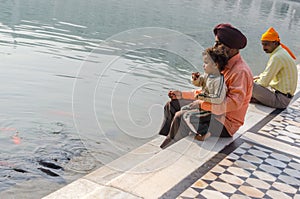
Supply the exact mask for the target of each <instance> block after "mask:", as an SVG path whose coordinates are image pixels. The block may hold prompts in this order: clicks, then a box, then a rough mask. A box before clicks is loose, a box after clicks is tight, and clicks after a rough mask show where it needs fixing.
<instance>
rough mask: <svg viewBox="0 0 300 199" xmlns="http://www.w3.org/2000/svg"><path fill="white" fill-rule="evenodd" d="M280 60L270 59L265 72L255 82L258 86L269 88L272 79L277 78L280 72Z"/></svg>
mask: <svg viewBox="0 0 300 199" xmlns="http://www.w3.org/2000/svg"><path fill="white" fill-rule="evenodd" d="M280 69H281V66H280V60H279V59H278V57H276V56H273V57H270V60H269V61H268V64H267V66H266V68H265V70H264V71H263V72H262V73H261V74H260V75H259V78H258V79H256V80H254V82H256V83H257V84H259V85H261V86H263V87H268V86H269V84H270V82H271V81H272V79H273V78H274V77H275V76H276V74H277V73H278V72H279V71H280Z"/></svg>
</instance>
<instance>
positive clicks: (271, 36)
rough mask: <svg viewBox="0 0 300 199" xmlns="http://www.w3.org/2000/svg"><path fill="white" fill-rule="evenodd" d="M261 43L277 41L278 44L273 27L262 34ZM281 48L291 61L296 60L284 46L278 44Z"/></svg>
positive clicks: (277, 36)
mask: <svg viewBox="0 0 300 199" xmlns="http://www.w3.org/2000/svg"><path fill="white" fill-rule="evenodd" d="M260 40H261V41H278V42H280V38H279V34H278V33H277V32H276V30H275V29H274V28H273V27H270V28H269V29H268V30H267V31H266V32H265V33H264V34H262V36H261V39H260ZM280 45H281V47H282V48H284V49H285V50H286V51H287V52H288V53H289V54H290V56H291V57H292V58H293V59H296V56H295V55H294V53H293V52H292V51H291V50H290V49H289V48H288V47H287V46H286V45H284V44H282V43H280Z"/></svg>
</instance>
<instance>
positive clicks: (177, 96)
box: [168, 91, 182, 100]
mask: <svg viewBox="0 0 300 199" xmlns="http://www.w3.org/2000/svg"><path fill="white" fill-rule="evenodd" d="M168 96H169V98H171V99H172V100H175V99H181V98H182V94H181V91H169V93H168Z"/></svg>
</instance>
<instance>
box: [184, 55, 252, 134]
mask: <svg viewBox="0 0 300 199" xmlns="http://www.w3.org/2000/svg"><path fill="white" fill-rule="evenodd" d="M222 73H223V75H224V79H225V83H226V86H227V89H228V91H227V94H226V98H225V100H224V102H223V103H222V104H211V103H209V102H203V101H201V103H200V108H201V109H203V110H207V111H211V112H212V113H213V114H215V115H218V119H219V121H220V122H222V123H223V124H224V126H225V128H226V129H227V131H228V133H229V134H230V135H231V136H232V135H233V134H234V133H235V132H236V131H237V130H238V129H239V128H240V127H241V126H242V125H243V124H244V120H245V115H246V112H247V108H248V105H249V101H250V99H251V96H252V87H253V75H252V72H251V70H250V68H249V66H248V65H247V64H246V62H245V61H244V60H243V59H242V57H241V55H240V54H237V55H235V56H234V57H232V58H230V60H229V61H228V64H227V66H226V67H225V69H224V70H223V72H222ZM182 97H183V98H184V99H193V98H194V92H193V91H188V92H182Z"/></svg>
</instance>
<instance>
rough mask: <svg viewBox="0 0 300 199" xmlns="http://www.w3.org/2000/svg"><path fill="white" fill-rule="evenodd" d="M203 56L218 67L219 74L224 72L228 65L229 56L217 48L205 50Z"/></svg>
mask: <svg viewBox="0 0 300 199" xmlns="http://www.w3.org/2000/svg"><path fill="white" fill-rule="evenodd" d="M202 55H203V56H207V57H209V58H210V59H211V61H213V62H214V63H215V64H216V65H217V67H218V69H219V72H221V71H223V70H224V68H225V66H226V65H227V63H228V56H227V55H226V54H224V52H223V51H222V50H220V49H218V48H215V47H212V48H207V49H205V51H204V52H203V53H202Z"/></svg>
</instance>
